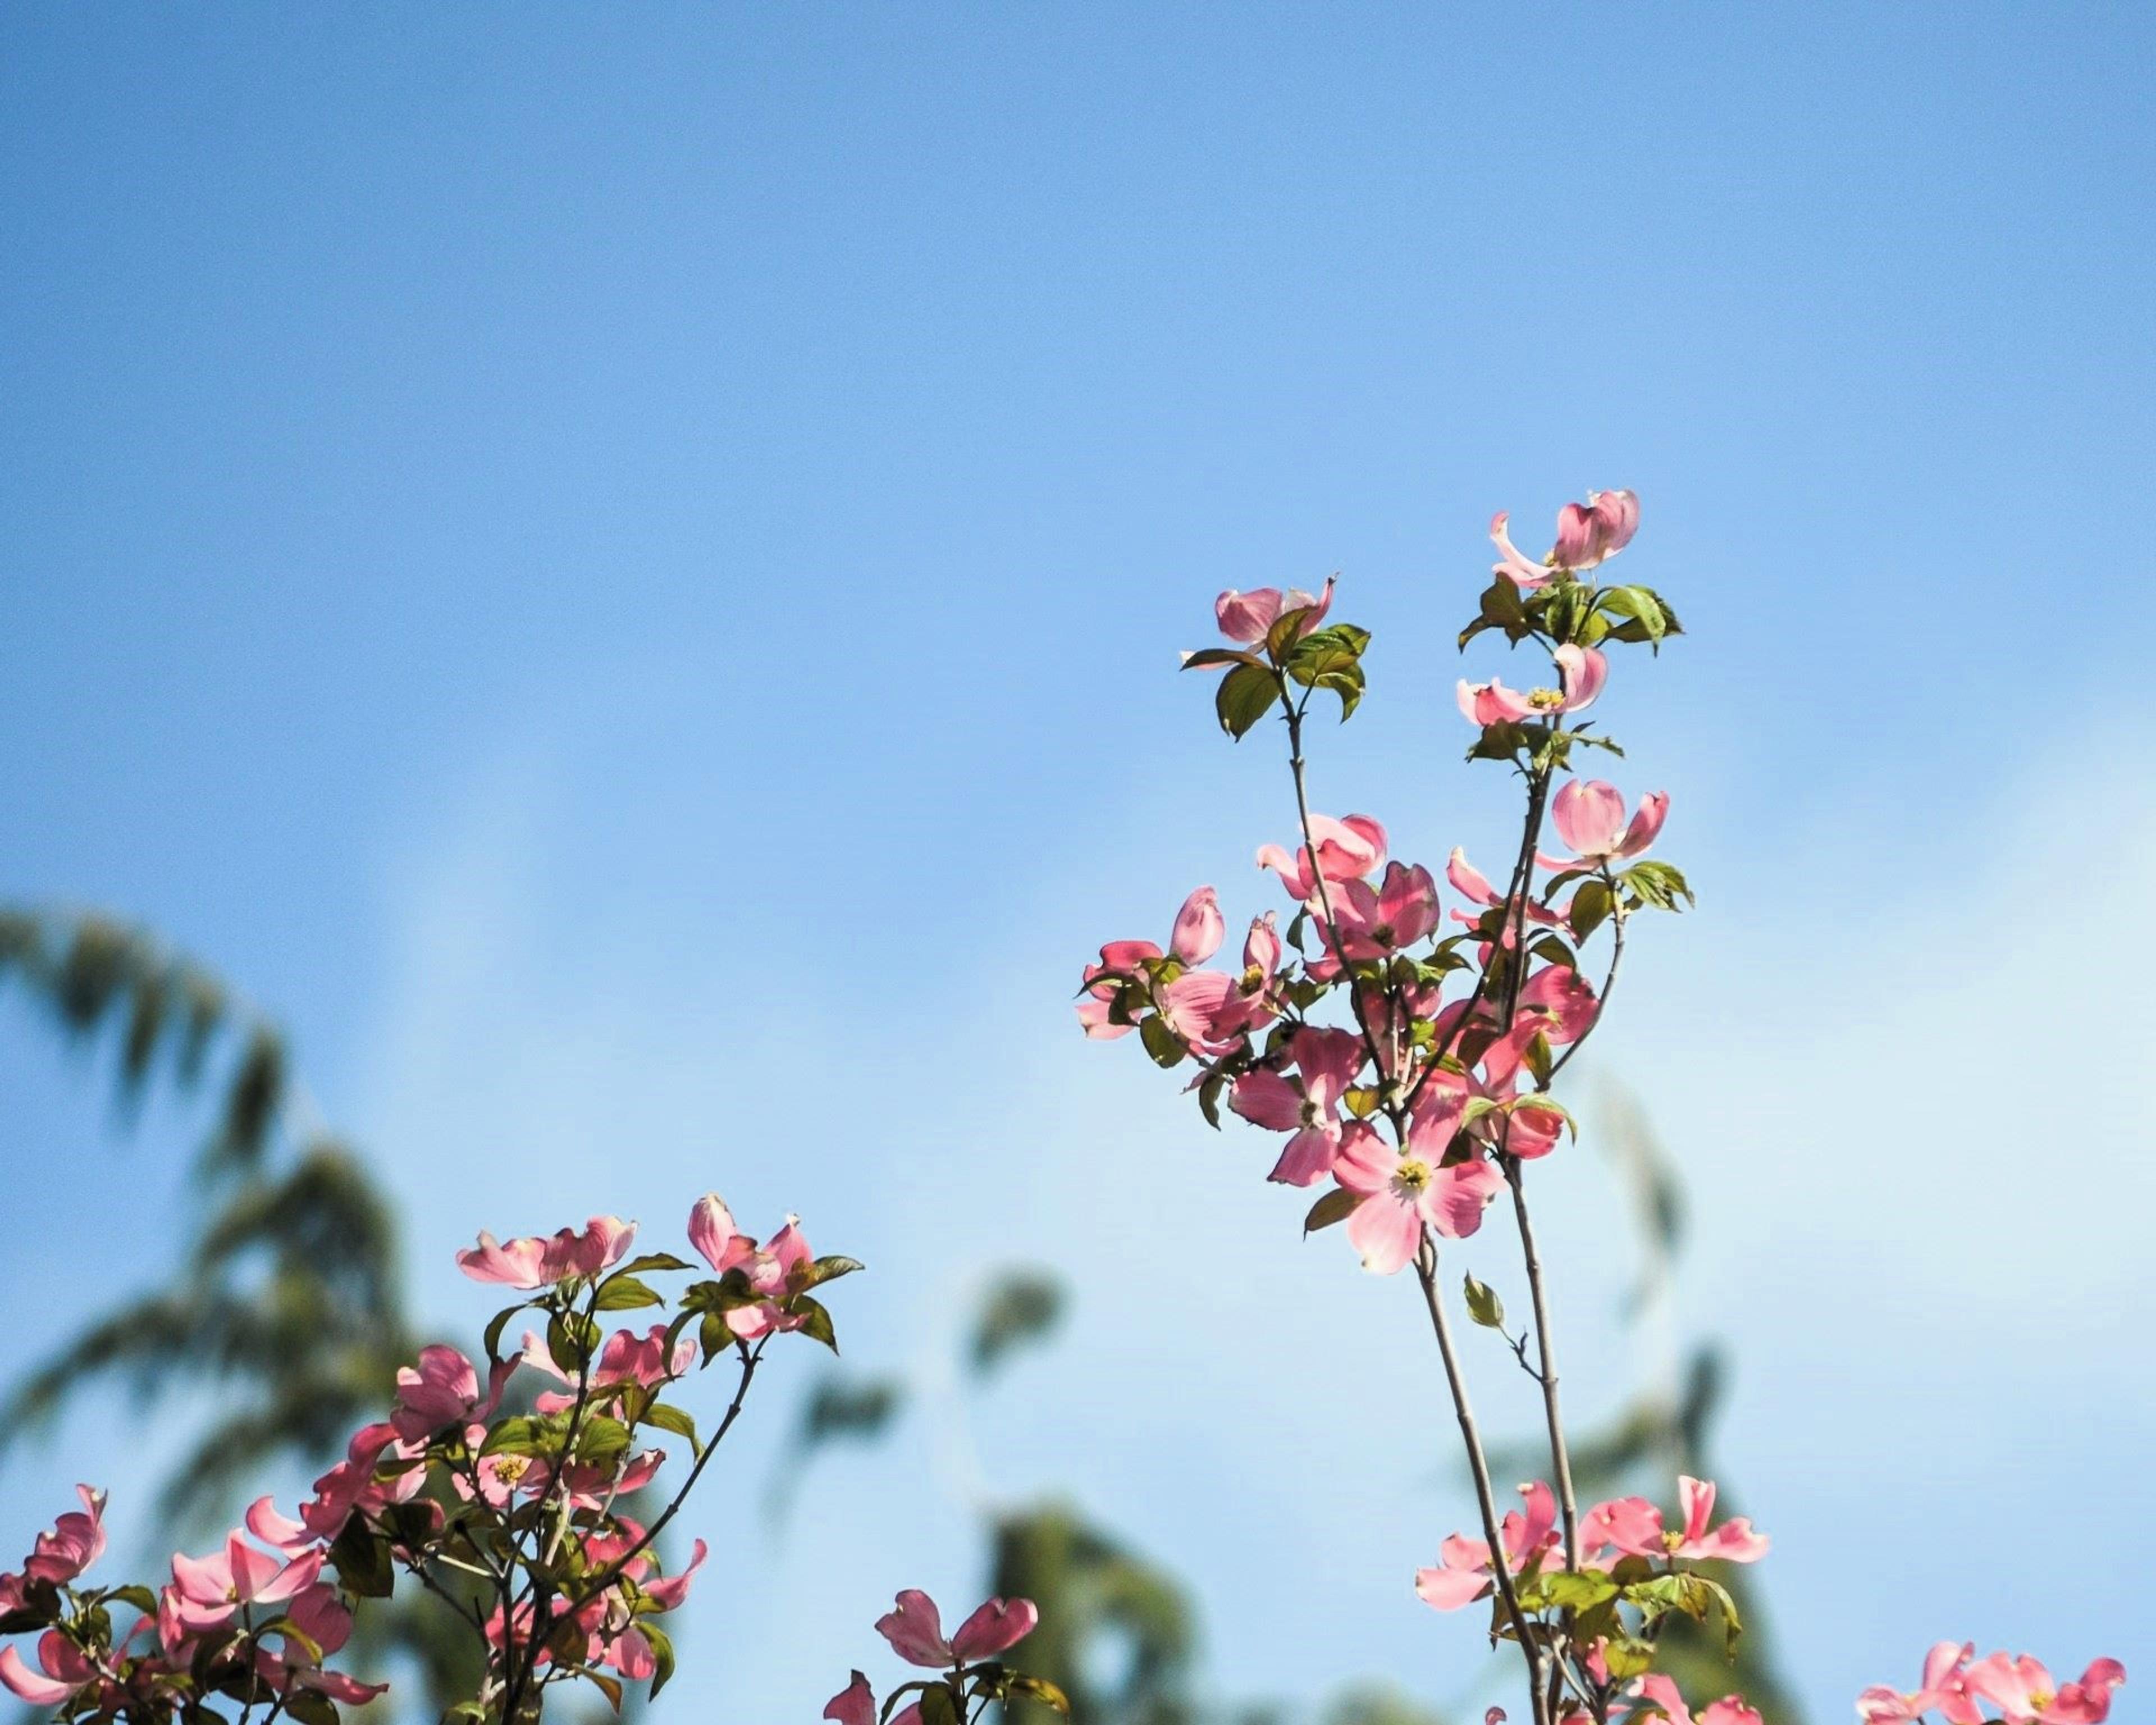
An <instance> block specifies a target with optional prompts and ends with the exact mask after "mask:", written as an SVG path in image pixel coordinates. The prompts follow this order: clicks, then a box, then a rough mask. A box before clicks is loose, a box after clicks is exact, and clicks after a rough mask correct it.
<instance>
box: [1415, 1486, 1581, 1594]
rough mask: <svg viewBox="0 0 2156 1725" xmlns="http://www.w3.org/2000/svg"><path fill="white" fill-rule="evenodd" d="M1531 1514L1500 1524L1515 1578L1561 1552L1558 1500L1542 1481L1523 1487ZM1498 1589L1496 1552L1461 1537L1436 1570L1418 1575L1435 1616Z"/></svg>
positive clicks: (1442, 1552) (1418, 1586) (1510, 1515)
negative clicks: (1493, 1555) (1492, 1556)
mask: <svg viewBox="0 0 2156 1725" xmlns="http://www.w3.org/2000/svg"><path fill="white" fill-rule="evenodd" d="M1520 1496H1521V1497H1522V1500H1524V1502H1526V1504H1527V1512H1526V1513H1525V1514H1522V1513H1521V1512H1519V1511H1518V1510H1511V1511H1508V1512H1507V1513H1506V1515H1505V1517H1504V1519H1503V1520H1502V1521H1501V1522H1498V1524H1497V1532H1498V1535H1499V1537H1500V1538H1501V1539H1502V1540H1503V1541H1504V1544H1505V1555H1506V1558H1507V1563H1508V1565H1509V1568H1510V1572H1511V1573H1512V1574H1515V1575H1517V1574H1520V1573H1521V1572H1522V1571H1523V1570H1525V1569H1526V1568H1527V1566H1528V1563H1529V1562H1530V1561H1531V1560H1532V1559H1535V1558H1545V1557H1548V1555H1549V1554H1550V1553H1552V1552H1553V1551H1555V1550H1556V1548H1557V1546H1558V1536H1557V1533H1556V1532H1555V1529H1556V1527H1557V1498H1556V1496H1555V1495H1554V1494H1553V1492H1552V1491H1550V1488H1549V1487H1548V1486H1546V1485H1544V1484H1543V1482H1542V1481H1540V1480H1537V1481H1533V1482H1532V1483H1531V1484H1528V1485H1524V1486H1521V1487H1520ZM1495 1586H1496V1575H1495V1574H1493V1572H1492V1570H1491V1561H1490V1548H1489V1545H1488V1544H1487V1543H1486V1542H1485V1541H1483V1540H1480V1539H1470V1538H1467V1537H1466V1535H1465V1534H1461V1533H1455V1534H1454V1535H1453V1536H1452V1537H1451V1538H1450V1539H1448V1540H1446V1541H1445V1543H1444V1544H1443V1545H1441V1546H1440V1547H1439V1548H1438V1561H1437V1564H1436V1566H1435V1568H1429V1569H1418V1570H1416V1571H1415V1593H1416V1594H1417V1596H1418V1597H1419V1598H1420V1599H1421V1600H1422V1602H1423V1604H1425V1605H1428V1606H1429V1607H1430V1609H1432V1610H1434V1611H1457V1610H1459V1609H1460V1607H1461V1606H1463V1605H1471V1604H1474V1603H1475V1601H1476V1600H1477V1599H1481V1598H1482V1597H1483V1596H1484V1595H1485V1594H1487V1593H1489V1592H1490V1590H1491V1589H1492V1588H1493V1587H1495Z"/></svg>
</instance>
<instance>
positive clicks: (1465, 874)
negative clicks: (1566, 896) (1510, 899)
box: [1445, 845, 1564, 949]
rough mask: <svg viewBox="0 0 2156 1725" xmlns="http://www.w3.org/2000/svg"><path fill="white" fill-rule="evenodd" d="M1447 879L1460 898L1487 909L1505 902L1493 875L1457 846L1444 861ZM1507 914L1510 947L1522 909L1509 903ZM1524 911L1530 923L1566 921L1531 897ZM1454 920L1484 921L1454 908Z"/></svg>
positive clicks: (1506, 942)
mask: <svg viewBox="0 0 2156 1725" xmlns="http://www.w3.org/2000/svg"><path fill="white" fill-rule="evenodd" d="M1445 879H1446V880H1450V882H1451V883H1452V885H1453V887H1454V889H1455V891H1458V892H1459V894H1460V896H1461V897H1463V898H1465V899H1466V900H1468V901H1470V902H1471V903H1473V904H1477V905H1480V906H1481V907H1482V909H1483V910H1485V911H1488V910H1494V909H1496V907H1497V906H1499V905H1502V904H1505V903H1506V901H1505V899H1504V897H1503V896H1502V895H1501V894H1500V893H1499V892H1498V891H1497V889H1496V887H1494V886H1491V884H1490V877H1489V876H1488V875H1486V874H1484V873H1483V872H1482V871H1481V870H1480V869H1478V868H1476V866H1475V865H1474V864H1472V863H1471V862H1470V861H1468V860H1467V853H1466V851H1465V850H1461V849H1460V847H1459V846H1458V845H1454V846H1453V848H1452V855H1450V857H1449V858H1447V859H1446V860H1445ZM1523 914H1524V916H1525V919H1526V921H1527V922H1529V923H1531V924H1532V925H1534V926H1536V927H1542V928H1555V927H1558V925H1559V924H1560V923H1562V922H1563V921H1564V918H1563V916H1560V915H1559V914H1558V912H1557V911H1553V910H1552V909H1551V908H1550V907H1549V906H1548V905H1545V904H1541V903H1538V902H1537V901H1536V900H1535V899H1533V898H1532V897H1530V898H1529V899H1528V900H1527V905H1526V906H1525V909H1524V913H1523ZM1521 916H1522V910H1521V907H1519V906H1507V916H1505V918H1504V923H1503V927H1504V945H1505V946H1506V947H1507V949H1509V948H1510V947H1512V945H1513V944H1514V942H1515V939H1516V931H1515V929H1514V924H1515V922H1517V921H1518V920H1519V919H1520V917H1521ZM1452 920H1453V921H1454V922H1465V923H1466V924H1468V925H1469V926H1473V925H1474V924H1475V923H1477V922H1481V920H1482V917H1481V911H1454V912H1453V913H1452Z"/></svg>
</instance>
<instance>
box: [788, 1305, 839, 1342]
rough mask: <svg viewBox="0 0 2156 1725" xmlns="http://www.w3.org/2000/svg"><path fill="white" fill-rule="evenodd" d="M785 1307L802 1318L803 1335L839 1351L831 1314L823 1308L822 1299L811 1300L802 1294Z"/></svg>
mask: <svg viewBox="0 0 2156 1725" xmlns="http://www.w3.org/2000/svg"><path fill="white" fill-rule="evenodd" d="M787 1309H788V1311H790V1312H793V1314H794V1315H795V1316H796V1317H799V1318H802V1319H803V1320H804V1321H803V1323H802V1326H801V1333H802V1334H803V1335H804V1336H807V1337H810V1338H811V1339H813V1340H814V1341H818V1342H821V1343H823V1344H824V1346H825V1347H826V1348H829V1349H830V1350H831V1352H832V1353H837V1352H838V1351H839V1337H838V1334H837V1332H835V1331H834V1330H833V1329H832V1327H831V1314H830V1313H829V1312H827V1311H825V1310H824V1303H823V1301H820V1300H812V1299H810V1298H809V1297H808V1296H807V1295H806V1294H803V1295H802V1296H799V1297H798V1299H795V1300H793V1301H790V1302H789V1303H788V1308H787Z"/></svg>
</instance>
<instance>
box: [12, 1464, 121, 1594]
mask: <svg viewBox="0 0 2156 1725" xmlns="http://www.w3.org/2000/svg"><path fill="white" fill-rule="evenodd" d="M74 1495H75V1496H76V1497H79V1498H80V1499H81V1501H82V1507H81V1508H80V1509H71V1510H69V1511H68V1512H67V1513H66V1514H64V1515H63V1516H60V1517H58V1518H57V1519H56V1520H55V1521H54V1523H53V1526H52V1531H51V1532H47V1533H40V1534H39V1535H38V1538H37V1541H36V1543H35V1544H34V1545H33V1547H32V1548H31V1551H30V1555H29V1556H28V1558H25V1559H23V1577H24V1578H25V1579H28V1580H31V1581H49V1582H51V1583H52V1584H54V1586H55V1587H61V1586H64V1585H65V1584H67V1583H69V1582H70V1581H73V1580H74V1579H75V1577H76V1576H78V1575H80V1574H82V1572H83V1571H84V1570H85V1569H87V1568H89V1567H90V1565H91V1564H92V1563H95V1562H96V1561H97V1560H98V1558H100V1557H102V1556H103V1555H104V1554H105V1493H104V1492H103V1491H99V1490H97V1489H96V1488H95V1487H93V1486H76V1487H75V1488H74Z"/></svg>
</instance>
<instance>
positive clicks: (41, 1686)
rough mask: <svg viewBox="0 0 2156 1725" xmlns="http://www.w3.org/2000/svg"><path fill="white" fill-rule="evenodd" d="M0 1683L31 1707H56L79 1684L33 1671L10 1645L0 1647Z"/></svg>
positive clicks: (71, 1693) (72, 1692)
mask: <svg viewBox="0 0 2156 1725" xmlns="http://www.w3.org/2000/svg"><path fill="white" fill-rule="evenodd" d="M0 1683H5V1684H6V1685H7V1686H8V1687H9V1688H10V1689H12V1690H13V1691H14V1692H15V1693H16V1694H18V1695H19V1696H21V1697H23V1700H25V1701H27V1702H29V1703H30V1705H31V1706H32V1707H58V1706H59V1704H60V1703H61V1702H64V1701H65V1700H66V1699H67V1698H68V1697H69V1696H71V1695H73V1694H74V1692H75V1690H76V1689H77V1687H78V1685H76V1684H74V1683H63V1682H59V1681H56V1680H54V1679H53V1678H51V1677H46V1676H40V1675H38V1673H37V1672H35V1671H32V1670H31V1669H30V1668H29V1666H27V1665H25V1664H24V1663H23V1656H22V1655H21V1654H19V1653H18V1652H17V1651H15V1650H14V1648H13V1647H12V1646H8V1647H0Z"/></svg>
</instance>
